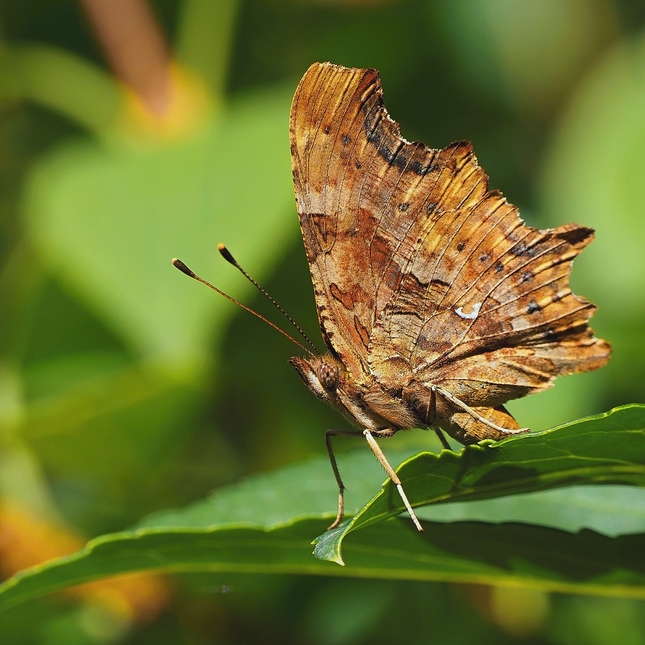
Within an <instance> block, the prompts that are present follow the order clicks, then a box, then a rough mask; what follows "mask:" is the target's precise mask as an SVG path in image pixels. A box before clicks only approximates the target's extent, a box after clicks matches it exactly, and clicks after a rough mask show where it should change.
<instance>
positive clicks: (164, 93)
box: [81, 0, 172, 116]
mask: <svg viewBox="0 0 645 645" xmlns="http://www.w3.org/2000/svg"><path fill="white" fill-rule="evenodd" d="M81 4H82V5H83V8H84V9H85V12H86V13H87V15H88V17H89V19H90V22H91V23H92V27H93V28H94V32H95V34H96V37H97V39H98V40H99V42H100V43H101V46H102V48H103V52H104V53H105V56H106V58H107V60H108V62H109V64H110V67H111V68H112V69H113V70H114V73H115V74H116V75H117V76H118V77H119V78H120V79H121V80H122V81H123V82H124V83H126V84H127V85H128V86H129V87H130V88H131V89H132V91H133V92H134V93H135V94H136V96H137V97H138V98H139V100H140V101H141V102H142V103H143V104H144V105H145V106H146V108H147V109H148V110H149V111H150V112H151V113H152V114H155V115H157V116H164V115H165V114H167V113H168V111H169V110H170V104H171V91H172V89H171V88H172V83H171V78H170V55H169V53H168V48H167V46H166V41H165V38H164V35H163V34H162V33H161V29H160V28H159V24H158V22H157V20H156V19H155V16H154V14H153V13H152V10H151V9H150V6H149V5H148V3H147V2H146V0H109V1H108V2H106V0H81Z"/></svg>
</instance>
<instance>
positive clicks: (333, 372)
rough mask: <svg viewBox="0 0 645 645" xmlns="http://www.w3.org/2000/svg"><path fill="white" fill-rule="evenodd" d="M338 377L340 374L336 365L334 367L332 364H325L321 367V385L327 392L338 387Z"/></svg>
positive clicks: (319, 375)
mask: <svg viewBox="0 0 645 645" xmlns="http://www.w3.org/2000/svg"><path fill="white" fill-rule="evenodd" d="M338 377H339V373H338V367H336V365H333V364H332V363H323V364H322V365H321V366H320V372H319V374H318V379H319V380H320V384H321V385H322V386H323V387H324V388H325V389H326V390H334V389H336V385H338Z"/></svg>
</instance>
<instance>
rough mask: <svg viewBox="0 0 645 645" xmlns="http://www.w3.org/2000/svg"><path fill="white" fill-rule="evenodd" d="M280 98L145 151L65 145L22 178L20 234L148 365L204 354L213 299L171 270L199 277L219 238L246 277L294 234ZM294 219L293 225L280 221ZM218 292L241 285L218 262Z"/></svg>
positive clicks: (266, 96)
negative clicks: (174, 262)
mask: <svg viewBox="0 0 645 645" xmlns="http://www.w3.org/2000/svg"><path fill="white" fill-rule="evenodd" d="M290 95H291V91H288V92H283V91H280V92H268V91H267V92H264V93H262V94H257V95H255V96H254V97H247V98H246V99H244V100H240V101H239V102H238V103H237V104H235V106H233V107H231V108H230V109H229V111H228V113H227V114H225V115H224V116H223V117H222V118H221V119H220V120H219V121H218V123H217V125H215V124H213V125H212V126H211V127H210V128H209V129H207V130H205V131H202V132H200V133H199V135H197V136H196V137H195V138H192V139H190V140H184V141H181V142H176V143H173V144H169V145H167V146H166V147H162V148H157V149H154V150H134V149H125V148H113V149H109V148H107V147H101V146H99V145H97V144H93V143H89V142H86V143H81V144H77V145H73V146H68V147H67V148H64V149H62V150H59V151H57V152H56V153H55V154H53V155H51V156H50V157H49V159H48V160H47V161H45V162H42V163H41V164H40V165H39V166H37V167H36V168H35V170H34V172H33V174H32V177H31V182H30V184H29V187H28V194H27V212H26V214H27V218H28V224H29V228H28V230H29V234H30V236H31V238H32V240H33V242H34V243H35V245H36V246H37V248H38V249H39V251H40V253H41V255H42V258H43V261H44V262H45V263H46V264H47V266H48V267H49V268H50V269H52V270H53V271H54V272H55V273H56V274H58V275H59V276H60V277H61V278H62V280H63V281H64V282H65V283H66V284H68V285H69V286H70V287H71V288H72V289H73V290H74V291H75V292H76V293H77V294H79V295H80V296H81V297H82V298H83V299H84V300H85V301H86V302H87V303H88V304H89V305H90V306H92V307H93V308H95V309H96V310H97V311H98V312H99V313H100V314H102V315H103V317H104V318H105V319H106V321H107V322H108V323H110V324H111V325H112V326H113V327H114V328H115V329H116V330H118V331H119V332H120V333H121V334H122V335H123V337H124V338H126V339H127V340H128V341H129V342H130V343H131V344H132V345H133V346H134V347H135V348H136V349H137V350H138V351H139V352H140V353H142V354H143V355H144V356H146V357H147V358H153V359H156V360H160V361H162V362H163V363H165V364H166V365H169V366H172V367H175V368H176V367H179V368H189V369H194V368H195V366H200V365H202V364H203V362H204V360H205V356H207V351H206V350H207V347H208V342H209V340H210V339H209V337H210V334H211V330H212V327H213V324H214V322H215V317H214V316H215V315H216V314H217V315H220V319H219V322H220V324H219V326H218V329H220V330H221V329H222V328H223V325H222V324H221V320H222V318H224V317H226V316H230V315H231V314H232V311H233V308H232V307H231V305H230V304H229V303H225V302H224V300H223V299H222V298H217V297H215V296H214V295H213V294H210V293H207V290H206V289H204V288H203V287H202V286H200V285H197V284H191V283H189V281H188V280H187V279H186V278H185V276H182V275H181V274H180V273H179V272H178V271H177V270H176V269H174V268H173V267H172V266H171V265H170V259H171V258H172V257H173V256H179V257H181V258H183V259H184V260H185V261H186V262H187V263H188V264H189V265H190V266H191V267H193V268H194V269H195V270H197V271H198V272H203V271H205V270H206V269H207V268H208V266H210V263H211V262H214V261H215V256H216V255H217V254H216V245H217V243H218V242H220V241H226V242H227V243H228V245H229V246H230V248H231V249H232V250H233V251H235V252H236V255H237V256H238V257H239V259H240V260H241V261H243V262H244V265H245V266H246V267H247V269H248V270H249V271H250V272H251V273H253V274H255V275H256V276H261V275H262V272H263V271H262V270H263V269H264V270H265V271H266V268H267V265H268V263H269V261H270V260H271V258H273V257H274V256H275V255H276V253H277V252H278V251H279V249H280V248H281V247H282V245H283V244H284V241H285V239H286V236H287V230H289V226H288V222H289V221H291V222H292V227H291V231H292V232H293V234H295V232H296V230H297V225H296V219H295V217H294V216H293V215H292V214H291V212H290V210H291V209H290V208H289V204H290V201H291V199H292V198H291V190H292V189H291V185H290V178H289V177H290V173H289V143H288V135H287V118H288V112H289V98H290ZM291 217H293V219H291V220H290V219H289V218H291ZM219 266H220V267H221V270H222V275H223V276H224V277H223V278H221V279H219V278H218V279H217V280H216V281H217V283H218V285H219V286H221V287H222V288H223V289H225V290H228V291H231V292H233V293H239V291H240V288H239V287H238V288H235V287H234V284H237V285H243V288H246V285H245V284H244V282H243V280H242V279H240V277H239V276H238V275H237V274H235V272H234V271H233V270H231V269H230V268H229V267H225V266H224V263H220V265H219Z"/></svg>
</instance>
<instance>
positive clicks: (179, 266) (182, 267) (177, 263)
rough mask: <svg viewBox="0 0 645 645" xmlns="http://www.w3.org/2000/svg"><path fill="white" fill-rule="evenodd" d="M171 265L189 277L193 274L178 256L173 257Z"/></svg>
mask: <svg viewBox="0 0 645 645" xmlns="http://www.w3.org/2000/svg"><path fill="white" fill-rule="evenodd" d="M172 265H173V266H174V267H175V268H177V269H179V270H180V271H181V272H182V273H185V274H186V275H188V276H190V277H191V278H192V277H193V276H194V273H193V272H192V271H191V270H190V269H189V268H188V267H187V266H186V265H185V264H184V263H183V262H182V261H181V260H180V259H179V258H173V259H172Z"/></svg>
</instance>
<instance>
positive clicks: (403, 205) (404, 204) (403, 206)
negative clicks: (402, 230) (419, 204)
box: [399, 202, 410, 213]
mask: <svg viewBox="0 0 645 645" xmlns="http://www.w3.org/2000/svg"><path fill="white" fill-rule="evenodd" d="M408 208H410V204H409V203H408V202H401V203H400V204H399V210H400V211H401V212H402V213H405V211H407V210H408Z"/></svg>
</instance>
